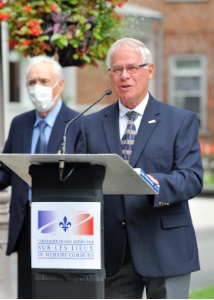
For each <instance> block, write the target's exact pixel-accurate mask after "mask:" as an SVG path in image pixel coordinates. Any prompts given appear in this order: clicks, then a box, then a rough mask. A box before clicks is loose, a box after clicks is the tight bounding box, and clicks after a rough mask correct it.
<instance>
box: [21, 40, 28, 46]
mask: <svg viewBox="0 0 214 300" xmlns="http://www.w3.org/2000/svg"><path fill="white" fill-rule="evenodd" d="M22 44H23V45H25V46H28V45H29V44H30V40H24V41H22Z"/></svg>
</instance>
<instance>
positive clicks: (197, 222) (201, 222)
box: [0, 195, 214, 299]
mask: <svg viewBox="0 0 214 300" xmlns="http://www.w3.org/2000/svg"><path fill="white" fill-rule="evenodd" d="M189 205H190V211H191V215H192V220H193V224H194V227H195V230H196V233H200V232H205V231H207V232H209V231H211V230H212V231H213V232H214V218H213V213H214V197H213V196H211V195H210V197H207V196H203V195H200V196H199V197H196V198H194V199H192V200H191V201H189ZM213 251H214V249H213ZM10 261H11V270H10V271H11V290H10V291H9V294H10V296H9V297H7V296H5V295H2V291H1V290H0V299H9V298H10V299H11V298H12V299H16V298H17V292H16V290H17V267H16V254H15V253H14V254H13V255H12V256H10ZM213 273H214V271H213Z"/></svg>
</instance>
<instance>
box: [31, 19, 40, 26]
mask: <svg viewBox="0 0 214 300" xmlns="http://www.w3.org/2000/svg"><path fill="white" fill-rule="evenodd" d="M39 24H40V22H38V21H35V20H31V21H29V22H28V26H29V27H30V28H33V27H36V26H38V25H39Z"/></svg>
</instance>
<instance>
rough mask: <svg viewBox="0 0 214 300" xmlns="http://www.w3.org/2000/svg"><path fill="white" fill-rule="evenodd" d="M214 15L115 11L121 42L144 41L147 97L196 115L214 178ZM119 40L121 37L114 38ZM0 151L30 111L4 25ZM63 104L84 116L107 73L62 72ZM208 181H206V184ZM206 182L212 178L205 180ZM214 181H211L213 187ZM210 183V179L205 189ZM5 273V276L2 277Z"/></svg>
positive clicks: (199, 2) (144, 4)
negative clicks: (17, 120)
mask: <svg viewBox="0 0 214 300" xmlns="http://www.w3.org/2000/svg"><path fill="white" fill-rule="evenodd" d="M213 11H214V1H213V0H129V1H128V3H127V4H125V5H124V6H123V7H121V8H118V12H120V13H121V14H122V15H123V16H124V25H123V28H122V29H121V37H134V38H137V39H140V40H142V41H143V42H144V43H145V44H146V45H147V46H148V47H149V49H150V50H151V51H152V53H153V58H154V63H155V77H154V79H153V80H152V81H151V83H150V92H151V94H152V95H153V96H154V97H156V98H157V99H158V100H159V101H163V102H166V103H169V104H172V105H174V106H177V107H181V108H186V109H189V110H192V111H194V112H195V113H196V114H197V116H198V120H199V124H200V132H199V140H200V144H201V150H202V155H203V161H204V167H205V171H206V174H208V175H210V174H211V175H212V176H214V175H213V174H214V159H213V154H214V100H213V98H214V84H213V83H214V19H213V18H212V15H211V12H213ZM118 38H120V37H118ZM0 41H1V47H0V151H1V150H2V149H3V146H4V142H5V140H6V138H7V135H8V130H9V126H10V123H11V120H12V118H13V117H14V116H15V115H18V114H20V113H22V112H24V111H27V110H29V109H33V106H32V104H31V102H30V100H29V99H28V95H27V91H26V88H25V73H26V67H27V62H28V59H26V58H22V57H21V56H20V55H19V53H18V52H16V51H14V50H10V48H9V43H8V32H7V28H6V26H4V24H2V25H1V30H0ZM64 75H65V82H66V85H65V90H64V94H63V99H64V101H65V102H66V103H67V105H68V106H70V107H72V108H74V109H76V110H78V111H80V112H81V111H83V110H84V109H85V108H86V107H87V106H89V105H90V104H92V103H93V102H95V101H96V100H97V99H98V98H100V97H101V95H102V94H103V93H104V91H105V90H106V89H108V88H110V85H109V81H108V70H107V68H106V66H105V64H104V63H99V67H98V68H95V67H92V66H86V67H83V68H77V67H65V68H64ZM116 100H117V98H116V96H115V95H114V94H112V95H111V96H108V97H105V98H104V99H103V100H102V101H101V102H100V103H99V104H97V105H96V106H94V107H93V109H92V110H91V111H90V112H92V111H95V110H99V109H101V108H103V107H104V106H105V105H108V104H110V103H112V102H114V101H116ZM206 178H207V177H206V176H205V179H206ZM209 178H210V177H209ZM212 180H214V177H212V179H211V185H212V188H213V182H214V181H212ZM209 184H210V182H209V179H208V186H209ZM9 195H10V193H9V190H8V191H4V192H1V193H0V234H1V236H0V262H1V266H3V268H1V271H0V288H1V290H2V291H3V293H4V295H5V297H3V298H9V296H8V297H7V295H8V293H9V292H10V291H9V289H8V282H9V281H10V276H11V274H10V268H8V264H9V260H8V259H6V258H5V256H4V253H5V249H6V243H7V226H8V224H7V222H8V211H9V209H8V207H9ZM5 270H7V272H5Z"/></svg>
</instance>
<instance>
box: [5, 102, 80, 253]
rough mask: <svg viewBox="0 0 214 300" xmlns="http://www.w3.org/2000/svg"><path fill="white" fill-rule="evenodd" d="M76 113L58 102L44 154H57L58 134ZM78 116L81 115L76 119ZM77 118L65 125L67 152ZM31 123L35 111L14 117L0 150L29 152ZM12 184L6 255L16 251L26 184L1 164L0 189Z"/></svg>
mask: <svg viewBox="0 0 214 300" xmlns="http://www.w3.org/2000/svg"><path fill="white" fill-rule="evenodd" d="M77 114H78V113H77V112H76V111H74V110H71V109H70V108H68V107H67V106H66V105H65V104H62V108H61V110H60V112H59V114H58V116H57V119H56V121H55V124H54V127H53V129H52V133H51V136H50V140H49V143H48V149H47V152H48V153H57V151H58V150H59V149H61V142H62V137H63V134H64V129H65V126H66V123H67V122H68V121H70V120H71V119H73V118H74V117H75V116H76V115H77ZM80 119H81V118H80ZM80 119H78V120H76V122H74V123H73V124H71V126H70V127H69V128H68V131H67V135H69V139H67V152H68V153H74V147H75V138H76V134H77V128H78V126H79V125H80V123H81V121H80ZM34 122H35V110H32V111H30V112H26V113H24V114H21V115H19V116H17V117H15V118H14V119H13V121H12V123H11V127H10V132H9V136H8V139H7V142H6V144H5V147H4V150H3V153H30V152H31V140H32V133H33V126H34ZM10 185H11V187H12V195H11V204H10V225H9V239H8V247H7V254H8V255H9V254H11V253H12V252H14V251H16V243H17V240H18V238H19V234H20V231H21V228H22V224H23V221H24V217H25V207H26V203H27V201H28V186H27V184H26V183H25V182H24V181H23V180H22V179H21V178H20V177H19V176H18V175H16V174H15V173H14V172H10V170H9V169H8V168H5V166H4V165H3V164H2V165H1V167H0V189H4V188H6V187H8V186H10Z"/></svg>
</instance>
